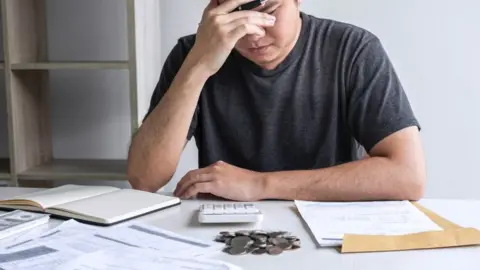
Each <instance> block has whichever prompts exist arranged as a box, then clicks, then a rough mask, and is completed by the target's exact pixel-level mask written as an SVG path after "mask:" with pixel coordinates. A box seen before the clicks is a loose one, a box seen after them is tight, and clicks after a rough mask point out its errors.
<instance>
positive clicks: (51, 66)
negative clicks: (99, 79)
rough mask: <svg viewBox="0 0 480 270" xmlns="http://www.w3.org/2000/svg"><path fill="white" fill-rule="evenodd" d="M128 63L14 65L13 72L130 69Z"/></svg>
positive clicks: (40, 63)
mask: <svg viewBox="0 0 480 270" xmlns="http://www.w3.org/2000/svg"><path fill="white" fill-rule="evenodd" d="M128 68H129V63H128V61H112V62H38V63H16V64H12V70H65V69H100V70H101V69H128Z"/></svg>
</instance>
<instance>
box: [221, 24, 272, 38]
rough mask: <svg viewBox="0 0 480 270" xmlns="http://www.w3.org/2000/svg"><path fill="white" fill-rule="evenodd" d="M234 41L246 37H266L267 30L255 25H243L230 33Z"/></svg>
mask: <svg viewBox="0 0 480 270" xmlns="http://www.w3.org/2000/svg"><path fill="white" fill-rule="evenodd" d="M230 35H231V37H232V39H234V40H239V39H241V38H242V37H244V36H246V35H258V36H262V37H263V36H264V35H265V30H263V29H262V28H261V27H259V26H257V25H253V24H242V25H240V26H239V27H237V28H235V29H233V30H232V31H231V32H230Z"/></svg>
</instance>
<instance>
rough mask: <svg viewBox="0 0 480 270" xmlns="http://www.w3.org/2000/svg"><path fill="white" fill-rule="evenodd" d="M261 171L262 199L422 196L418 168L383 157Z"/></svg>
mask: <svg viewBox="0 0 480 270" xmlns="http://www.w3.org/2000/svg"><path fill="white" fill-rule="evenodd" d="M264 175H265V178H264V187H265V193H264V194H265V199H285V200H309V201H366V200H367V201H368V200H417V199H419V198H420V197H422V196H423V186H424V184H423V182H424V179H423V178H424V175H423V173H422V172H421V170H419V169H418V168H416V167H415V166H409V165H406V164H401V163H399V162H395V161H393V160H391V159H389V158H386V157H371V158H367V159H364V160H360V161H355V162H351V163H346V164H343V165H339V166H335V167H331V168H326V169H319V170H311V171H291V172H274V173H266V174H264Z"/></svg>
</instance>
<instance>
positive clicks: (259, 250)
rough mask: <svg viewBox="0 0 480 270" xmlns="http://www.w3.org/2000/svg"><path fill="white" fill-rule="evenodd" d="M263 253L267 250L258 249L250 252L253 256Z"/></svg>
mask: <svg viewBox="0 0 480 270" xmlns="http://www.w3.org/2000/svg"><path fill="white" fill-rule="evenodd" d="M265 253H267V250H266V249H264V248H259V249H256V250H254V251H252V254H253V255H263V254H265Z"/></svg>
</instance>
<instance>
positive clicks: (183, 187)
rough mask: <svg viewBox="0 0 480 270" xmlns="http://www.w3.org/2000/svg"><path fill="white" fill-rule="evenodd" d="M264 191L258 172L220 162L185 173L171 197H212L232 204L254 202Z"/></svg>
mask: <svg viewBox="0 0 480 270" xmlns="http://www.w3.org/2000/svg"><path fill="white" fill-rule="evenodd" d="M263 190H264V181H263V175H262V173H258V172H254V171H249V170H245V169H242V168H239V167H236V166H233V165H230V164H227V163H225V162H223V161H219V162H217V163H215V164H213V165H210V166H208V167H206V168H202V169H198V170H193V171H190V172H189V173H187V174H186V175H185V176H184V177H183V178H182V179H181V180H180V182H179V183H178V184H177V188H176V189H175V191H174V195H175V196H177V197H179V198H182V199H190V198H194V197H196V196H197V195H199V194H212V195H214V196H217V197H221V198H224V199H227V200H233V201H258V200H261V199H262V198H261V196H262V194H263Z"/></svg>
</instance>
